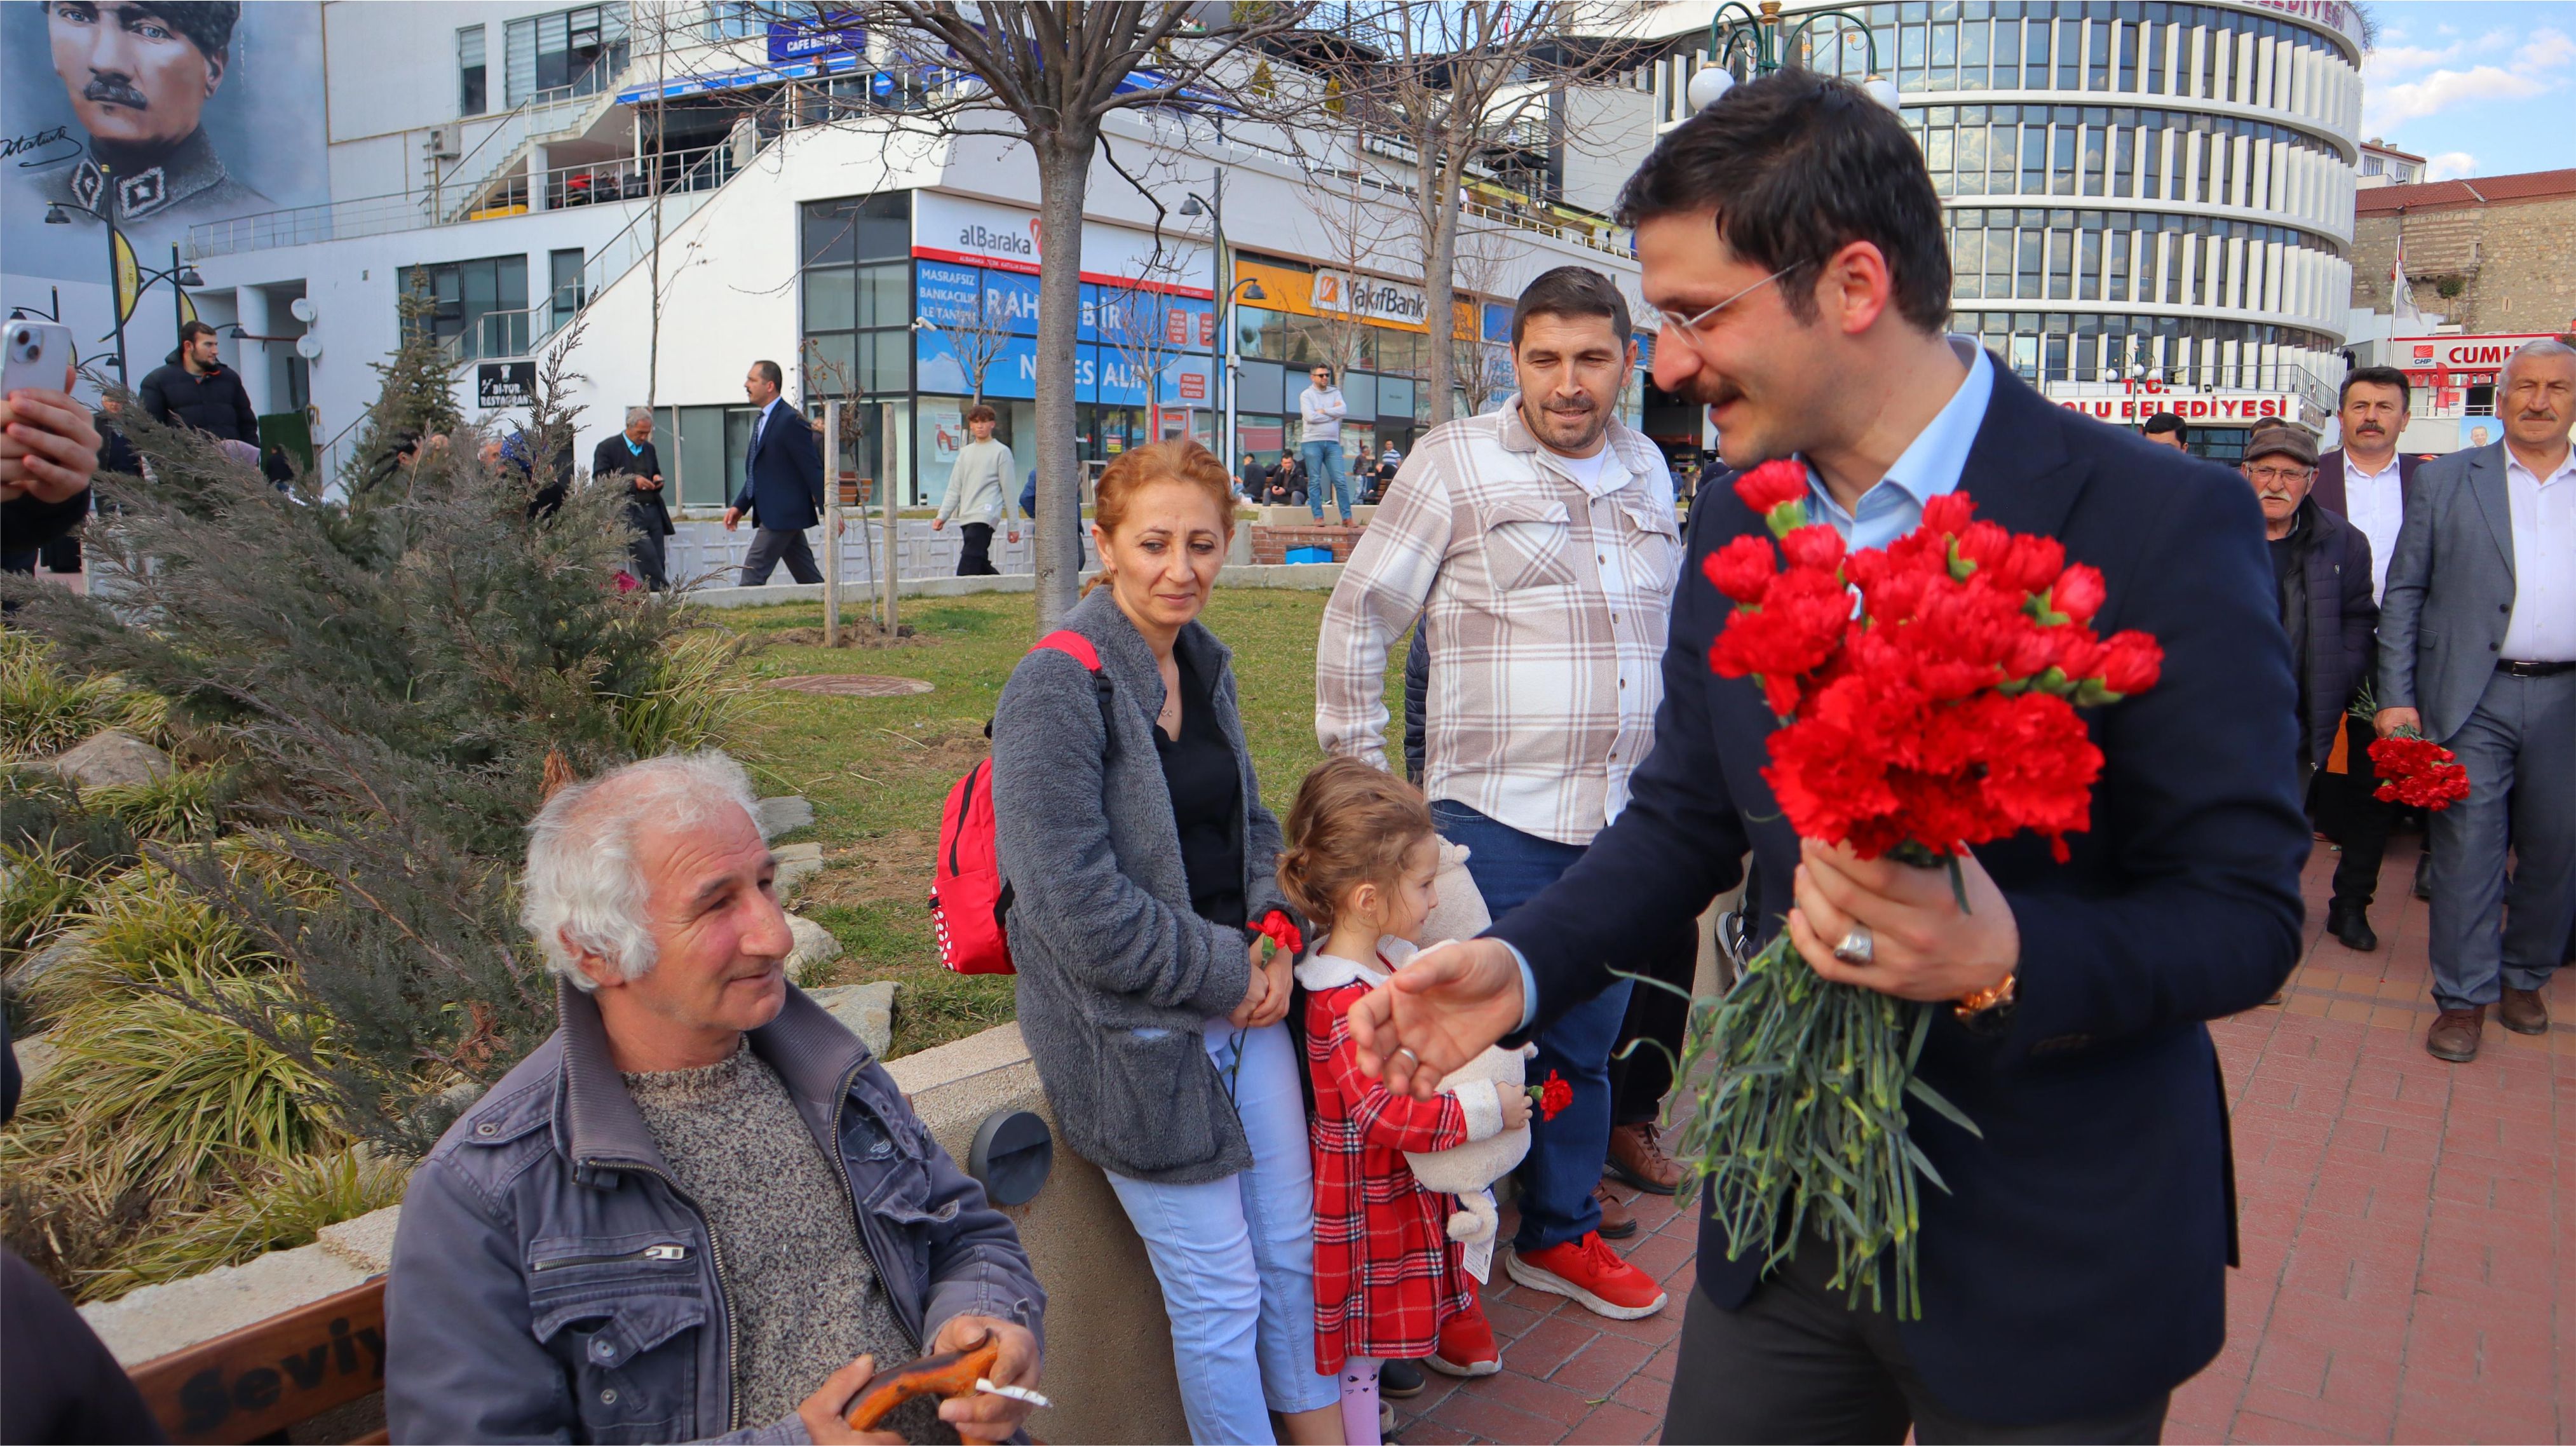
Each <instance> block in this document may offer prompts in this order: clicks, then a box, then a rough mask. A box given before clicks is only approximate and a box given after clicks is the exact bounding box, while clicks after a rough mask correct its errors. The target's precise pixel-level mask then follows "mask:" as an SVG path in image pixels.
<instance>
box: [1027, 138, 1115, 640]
mask: <svg viewBox="0 0 2576 1446" xmlns="http://www.w3.org/2000/svg"><path fill="white" fill-rule="evenodd" d="M1099 141H1100V136H1099V132H1098V131H1097V130H1096V129H1087V130H1084V131H1082V132H1080V133H1078V134H1076V135H1072V136H1067V135H1064V134H1061V133H1050V132H1041V133H1038V134H1035V135H1032V136H1030V137H1029V144H1030V146H1031V148H1032V149H1034V150H1035V151H1036V152H1037V160H1038V345H1037V426H1038V435H1037V447H1036V451H1037V459H1038V515H1037V521H1036V525H1035V531H1036V534H1037V537H1036V546H1035V548H1034V549H1033V550H1034V551H1035V553H1036V554H1037V604H1038V606H1037V636H1039V637H1044V636H1046V635H1047V634H1048V633H1051V632H1054V631H1055V630H1056V628H1057V627H1058V626H1059V625H1060V624H1061V623H1062V621H1063V618H1064V615H1065V614H1066V613H1067V612H1068V611H1070V610H1071V609H1072V607H1073V603H1074V598H1075V596H1076V587H1077V585H1078V581H1079V578H1080V576H1081V572H1082V563H1081V555H1080V553H1079V552H1078V551H1077V550H1076V549H1077V548H1078V547H1079V545H1080V544H1079V542H1078V541H1077V539H1078V538H1079V537H1080V535H1081V531H1082V475H1081V462H1080V460H1079V459H1078V458H1077V457H1076V456H1075V455H1074V337H1075V334H1076V330H1077V328H1078V326H1079V324H1080V321H1081V317H1082V209H1083V196H1084V192H1085V191H1086V190H1087V189H1088V188H1089V186H1090V183H1091V156H1092V152H1093V151H1094V149H1096V148H1097V147H1098V145H1099Z"/></svg>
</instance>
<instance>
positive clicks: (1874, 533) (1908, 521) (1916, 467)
mask: <svg viewBox="0 0 2576 1446" xmlns="http://www.w3.org/2000/svg"><path fill="white" fill-rule="evenodd" d="M1949 342H1950V350H1951V351H1953V352H1956V353H1957V354H1958V357H1959V360H1960V361H1962V362H1964V363H1966V364H1967V368H1968V375H1967V379H1966V380H1964V381H1962V382H1960V383H1959V389H1958V390H1957V391H1955V392H1953V393H1951V394H1950V400H1949V401H1948V402H1947V403H1945V404H1943V406H1942V408H1941V410H1940V411H1939V412H1937V413H1935V414H1934V415H1933V417H1932V421H1931V424H1930V425H1929V426H1926V427H1925V428H1924V429H1923V430H1922V431H1920V432H1918V433H1916V434H1915V437H1914V440H1913V442H1912V443H1910V444H1908V445H1907V447H1906V449H1905V450H1904V451H1903V452H1901V453H1899V454H1898V455H1897V458H1896V462H1895V465H1893V466H1891V467H1889V468H1888V469H1887V475H1886V476H1885V477H1884V478H1881V479H1880V481H1879V483H1878V485H1877V486H1875V487H1872V488H1871V489H1869V490H1868V491H1867V492H1864V493H1862V494H1861V499H1860V507H1859V509H1858V510H1857V511H1852V512H1846V511H1844V510H1843V505H1842V504H1841V503H1839V502H1836V501H1835V500H1834V498H1833V494H1832V493H1831V492H1828V491H1827V490H1825V481H1824V479H1823V478H1822V477H1819V476H1818V475H1816V469H1815V466H1814V464H1812V463H1810V464H1809V465H1808V467H1807V516H1808V517H1809V518H1810V519H1811V520H1815V519H1821V520H1823V521H1826V522H1830V523H1832V524H1833V526H1834V530H1835V531H1836V532H1839V533H1841V534H1842V535H1843V540H1844V542H1845V543H1847V544H1849V546H1850V547H1851V548H1852V550H1853V551H1855V552H1857V551H1859V550H1860V549H1862V548H1864V547H1885V546H1886V545H1888V544H1889V543H1891V542H1894V541H1895V540H1896V539H1898V538H1900V537H1903V536H1904V535H1905V534H1907V533H1909V532H1912V531H1913V530H1914V528H1915V525H1916V524H1917V523H1920V522H1921V521H1922V520H1923V504H1924V503H1926V502H1929V501H1931V500H1932V499H1933V498H1935V497H1940V496H1943V495H1945V494H1947V493H1951V492H1956V491H1958V490H1959V476H1960V474H1961V473H1963V472H1965V471H1966V470H1967V467H1968V450H1969V449H1970V448H1971V447H1974V446H1975V445H1976V443H1977V429H1978V428H1979V427H1982V426H1984V425H1985V421H1986V404H1987V403H1989V402H1991V401H1993V400H1994V395H1995V364H1994V359H1993V358H1991V357H1989V356H1987V355H1986V349H1985V348H1984V347H1982V346H1979V345H1978V344H1977V339H1976V338H1975V337H1971V336H1957V335H1954V336H1952V337H1950V338H1949ZM1503 947H1504V948H1506V949H1510V950H1511V951H1512V960H1513V962H1515V963H1517V964H1519V965H1520V966H1521V1023H1520V1027H1521V1028H1522V1029H1527V1028H1529V1026H1530V1020H1532V1019H1533V1018H1535V1017H1537V1015H1538V974H1537V971H1535V970H1533V969H1531V968H1530V962H1529V960H1528V959H1527V958H1525V957H1524V956H1523V955H1522V954H1521V951H1520V949H1519V948H1518V946H1516V945H1514V944H1512V943H1511V942H1510V941H1509V940H1505V941H1504V943H1503Z"/></svg>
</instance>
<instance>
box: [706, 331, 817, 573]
mask: <svg viewBox="0 0 2576 1446" xmlns="http://www.w3.org/2000/svg"><path fill="white" fill-rule="evenodd" d="M785 380H786V378H785V376H784V374H783V373H781V372H780V371H779V370H778V363H776V362H774V361H756V362H753V363H752V364H751V371H750V372H749V373H748V374H746V375H745V376H744V377H743V379H742V391H743V395H744V396H747V397H749V398H751V404H752V405H753V406H755V407H758V408H759V409H760V415H759V416H758V417H756V418H754V419H753V420H752V424H751V447H750V449H749V451H748V452H747V453H746V454H745V455H744V457H743V464H742V491H741V492H739V493H737V494H736V495H735V497H734V499H733V505H732V506H730V507H728V508H726V509H725V514H724V525H725V531H727V532H731V531H733V530H734V527H735V525H736V524H737V523H739V522H740V521H741V520H742V515H743V514H744V513H746V512H748V513H750V514H751V522H752V534H751V551H750V552H749V553H747V554H745V555H744V557H743V560H742V585H743V586H744V587H758V586H760V585H761V584H763V583H765V582H767V581H769V574H770V572H771V571H772V570H773V569H775V568H776V567H777V566H778V564H779V563H780V562H782V561H783V562H785V563H786V564H787V575H788V576H789V577H792V578H794V579H796V580H797V581H798V582H821V581H822V580H823V570H822V569H821V568H819V567H816V566H815V565H814V549H813V548H812V547H810V546H808V545H807V544H806V541H805V529H807V528H809V527H812V526H814V525H815V524H816V523H818V522H820V521H822V519H823V455H822V453H821V452H820V451H819V450H817V449H816V447H815V446H814V429H813V428H811V427H809V426H807V425H805V418H804V416H803V415H802V414H800V413H799V412H798V411H797V410H796V409H795V408H794V407H791V406H789V405H787V402H786V400H785V399H784V398H782V397H780V396H779V394H778V390H779V387H780V386H781V385H782V384H783V383H784V382H785ZM826 545H827V546H828V545H829V544H826Z"/></svg>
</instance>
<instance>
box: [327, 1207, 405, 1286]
mask: <svg viewBox="0 0 2576 1446" xmlns="http://www.w3.org/2000/svg"><path fill="white" fill-rule="evenodd" d="M400 1219H402V1207H401V1206H400V1205H388V1206H386V1207H385V1208H384V1209H382V1210H371V1211H369V1212H368V1213H366V1214H364V1215H361V1216H359V1217H358V1218H357V1219H355V1220H343V1221H341V1222H340V1223H339V1224H337V1225H325V1226H323V1227H322V1229H321V1230H320V1231H319V1232H318V1236H319V1238H318V1239H316V1240H315V1242H314V1243H315V1244H317V1245H319V1246H321V1247H322V1248H323V1249H324V1250H326V1251H329V1252H330V1253H331V1254H333V1255H336V1256H338V1257H340V1258H341V1259H342V1260H345V1261H347V1262H349V1263H350V1264H351V1265H354V1266H356V1267H358V1269H360V1270H362V1271H364V1272H366V1273H367V1274H369V1275H374V1274H375V1273H377V1272H378V1271H382V1270H389V1269H391V1268H392V1267H393V1262H394V1224H395V1222H396V1221H399V1220H400Z"/></svg>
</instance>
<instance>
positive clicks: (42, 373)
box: [0, 320, 72, 396]
mask: <svg viewBox="0 0 2576 1446" xmlns="http://www.w3.org/2000/svg"><path fill="white" fill-rule="evenodd" d="M71 359H72V329H71V328H70V327H68V326H65V325H63V324H62V323H60V322H54V321H26V320H19V321H12V322H10V323H8V325H7V326H5V327H0V396H6V395H7V394H9V393H10V392H14V391H19V390H21V389H23V388H27V387H43V388H45V389H47V390H49V391H57V392H58V391H61V390H62V389H63V369H64V368H65V367H67V366H69V365H70V364H71Z"/></svg>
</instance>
